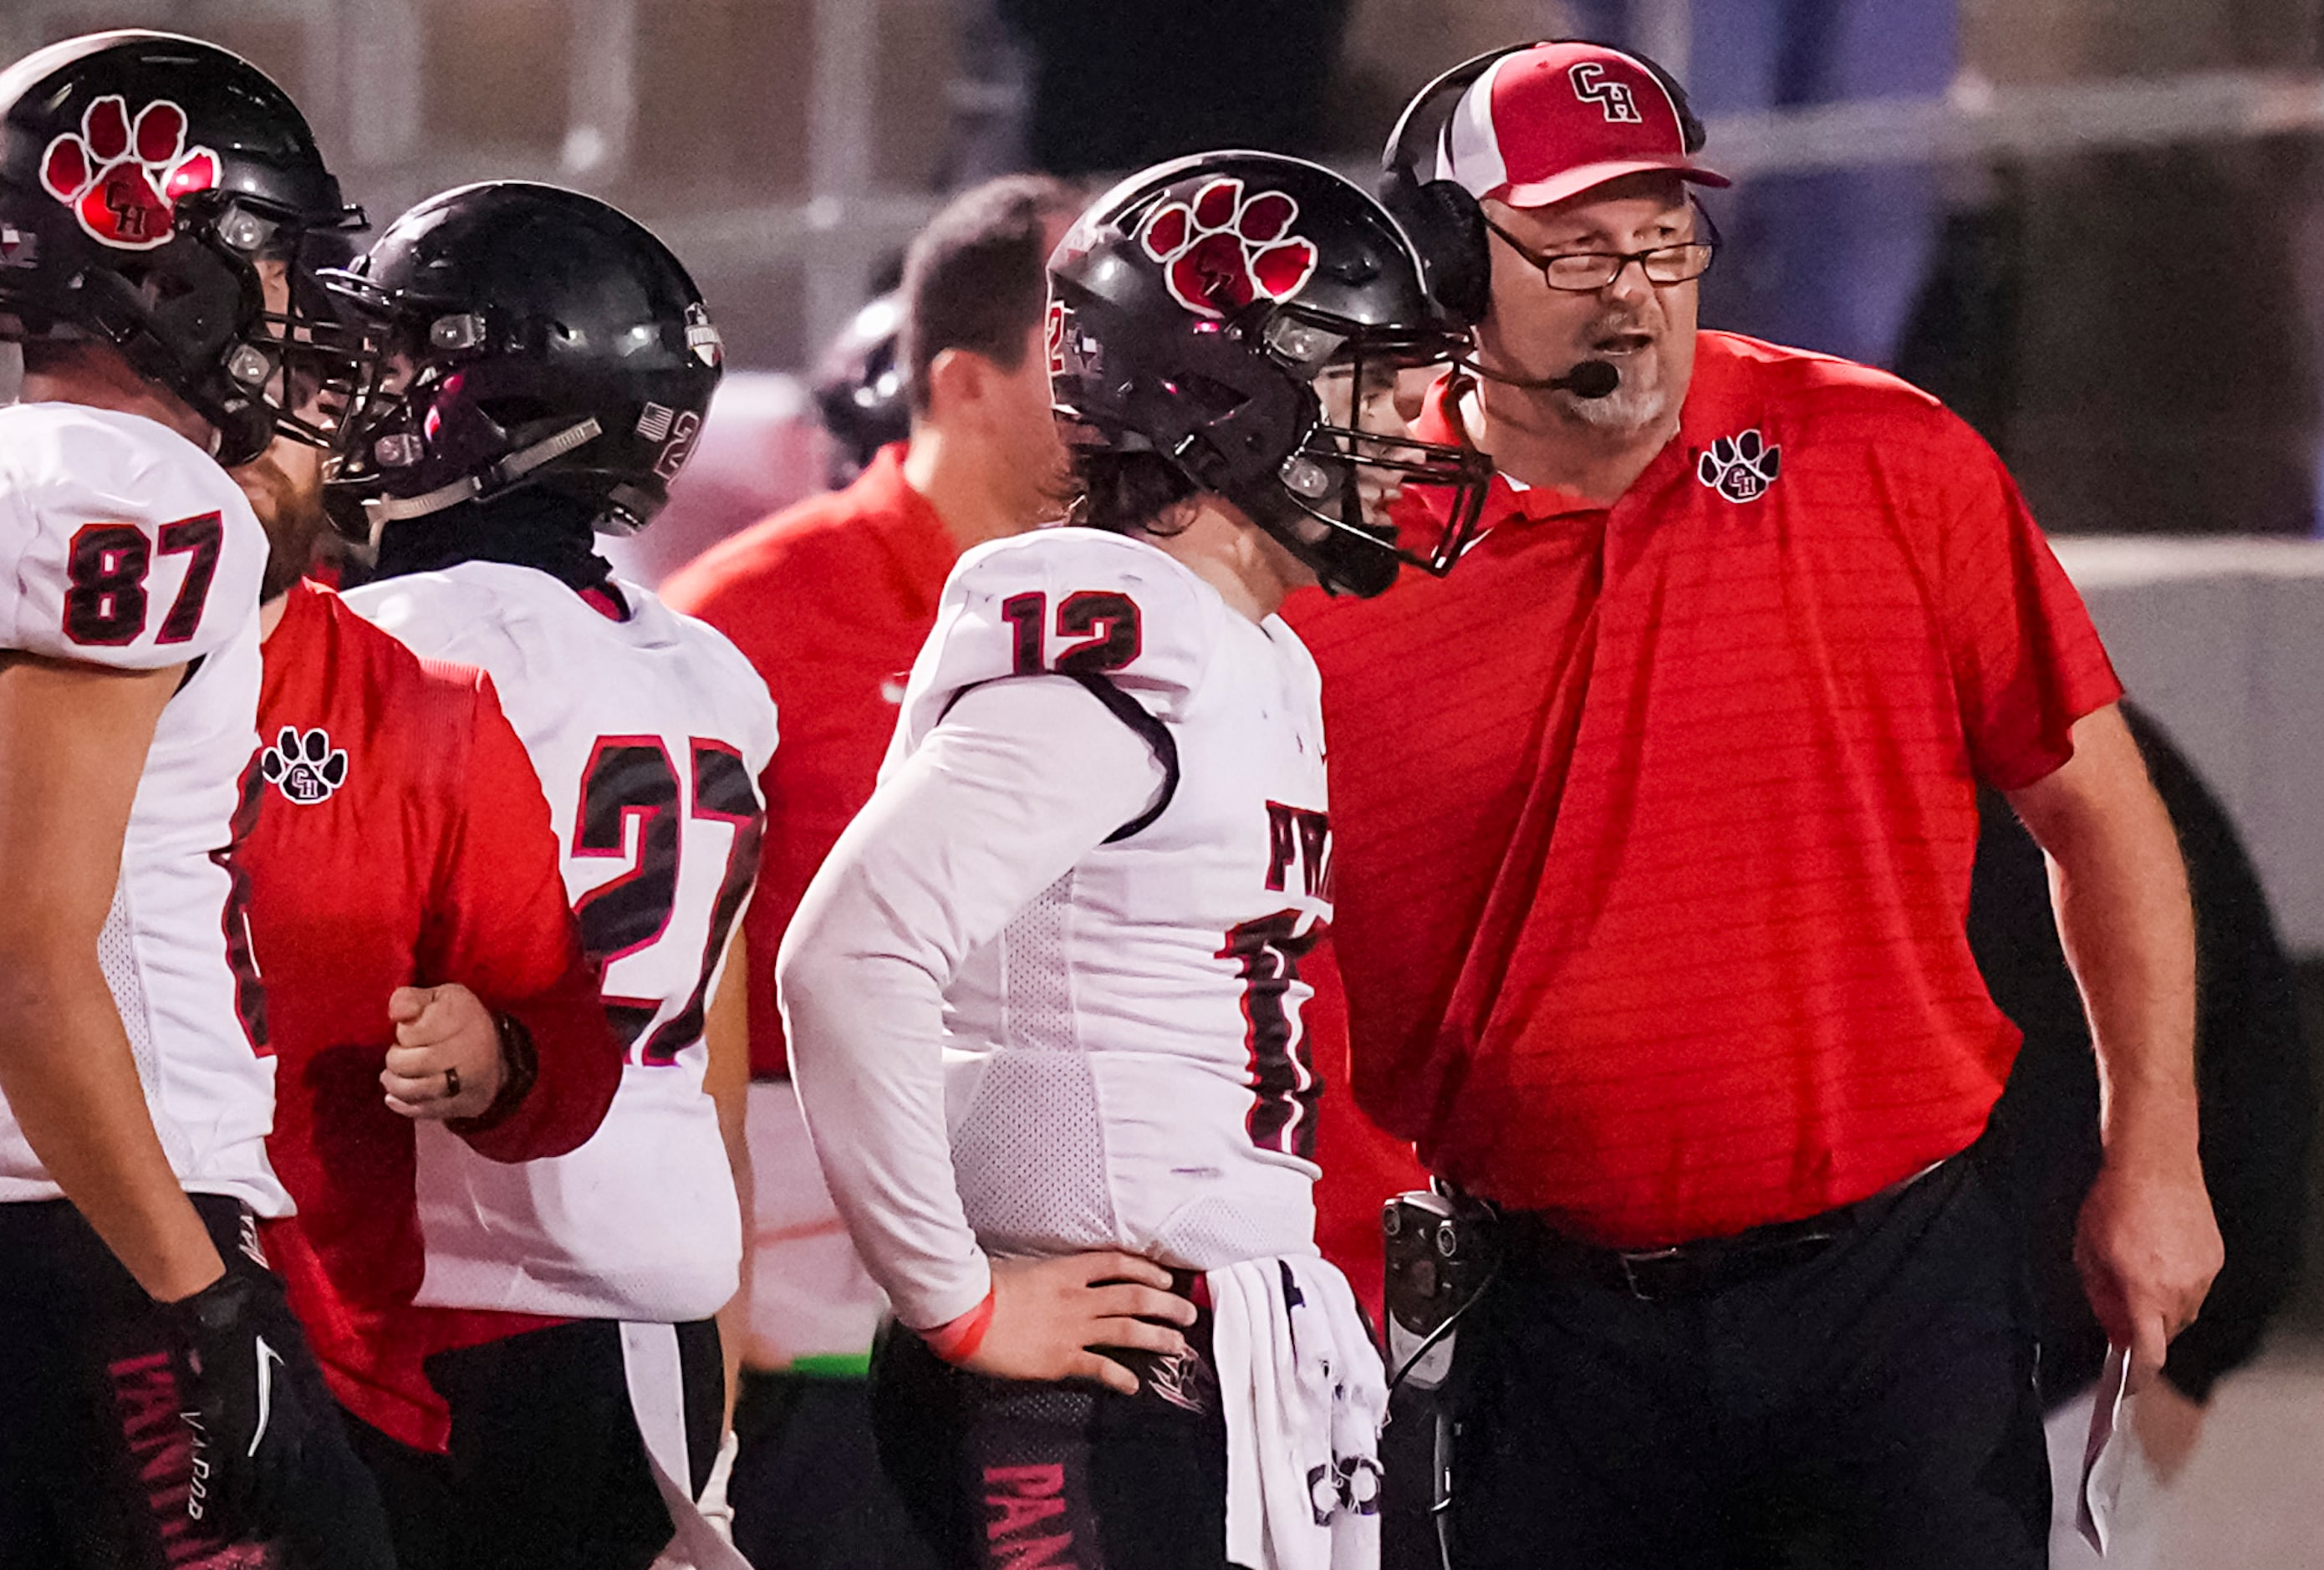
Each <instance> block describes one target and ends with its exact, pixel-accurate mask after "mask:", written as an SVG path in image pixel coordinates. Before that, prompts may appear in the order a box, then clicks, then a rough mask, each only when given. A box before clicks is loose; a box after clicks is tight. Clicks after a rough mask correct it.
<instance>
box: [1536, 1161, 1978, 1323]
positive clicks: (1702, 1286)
mask: <svg viewBox="0 0 2324 1570" xmlns="http://www.w3.org/2000/svg"><path fill="white" fill-rule="evenodd" d="M1946 1164H1947V1163H1945V1162H1943V1161H1940V1162H1938V1163H1936V1165H1934V1166H1931V1167H1924V1168H1922V1169H1921V1170H1920V1171H1918V1172H1915V1173H1914V1174H1913V1175H1912V1176H1911V1177H1909V1178H1904V1179H1903V1180H1901V1181H1899V1182H1895V1183H1892V1184H1890V1185H1889V1186H1888V1187H1886V1188H1883V1189H1882V1190H1880V1192H1879V1193H1877V1194H1874V1195H1871V1196H1867V1197H1866V1198H1863V1199H1859V1200H1858V1201H1856V1202H1855V1203H1854V1204H1852V1205H1839V1206H1836V1207H1835V1208H1833V1209H1831V1210H1827V1211H1824V1212H1822V1213H1821V1214H1816V1215H1810V1216H1805V1217H1803V1218H1802V1219H1800V1220H1798V1221H1779V1222H1773V1223H1770V1224H1768V1225H1766V1226H1755V1227H1753V1228H1751V1229H1750V1230H1749V1231H1748V1232H1738V1233H1734V1234H1733V1235H1731V1236H1729V1237H1707V1238H1697V1239H1695V1240H1693V1241H1692V1242H1683V1243H1674V1244H1672V1245H1671V1246H1670V1247H1668V1248H1661V1249H1608V1248H1599V1247H1597V1246H1595V1245H1594V1244H1591V1243H1585V1242H1577V1241H1576V1240H1574V1239H1572V1238H1570V1237H1567V1236H1566V1235H1565V1234H1564V1233H1560V1232H1558V1231H1557V1230H1556V1229H1555V1228H1554V1227H1553V1226H1552V1225H1551V1224H1550V1223H1549V1222H1548V1221H1547V1220H1545V1218H1544V1216H1543V1214H1542V1213H1540V1212H1538V1211H1529V1210H1511V1211H1504V1212H1503V1213H1502V1214H1501V1237H1502V1246H1503V1248H1504V1249H1505V1251H1506V1253H1505V1255H1504V1257H1505V1258H1506V1260H1507V1261H1508V1267H1507V1268H1508V1270H1513V1271H1514V1272H1516V1273H1518V1274H1522V1273H1524V1272H1526V1271H1527V1270H1533V1271H1538V1272H1540V1273H1541V1274H1544V1275H1547V1276H1550V1277H1553V1278H1555V1279H1562V1280H1568V1281H1579V1282H1582V1283H1583V1284H1585V1285H1588V1286H1593V1287H1602V1288H1606V1289H1607V1290H1609V1291H1614V1292H1620V1293H1623V1294H1625V1295H1627V1296H1628V1297H1631V1298H1637V1300H1638V1301H1639V1302H1641V1303H1662V1302H1669V1301H1673V1300H1676V1299H1683V1298H1703V1297H1708V1296H1710V1295H1711V1293H1713V1292H1720V1291H1724V1290H1726V1289H1727V1288H1729V1287H1739V1286H1741V1285H1743V1284H1744V1283H1746V1282H1748V1281H1757V1280H1763V1279H1766V1278H1767V1277H1769V1276H1773V1275H1777V1274H1780V1273H1781V1272H1783V1271H1784V1270H1794V1269H1796V1268H1797V1267H1799V1266H1801V1265H1804V1264H1806V1263H1807V1262H1808V1261H1810V1260H1812V1259H1814V1258H1815V1257H1816V1256H1817V1255H1818V1254H1820V1253H1821V1252H1823V1251H1824V1250H1826V1249H1828V1248H1830V1247H1831V1245H1832V1244H1833V1243H1835V1242H1838V1241H1840V1239H1841V1238H1842V1237H1845V1236H1846V1235H1847V1234H1848V1233H1851V1232H1853V1231H1855V1230H1856V1229H1857V1228H1858V1227H1860V1226H1864V1225H1866V1224H1869V1223H1871V1222H1873V1221H1876V1220H1877V1219H1878V1218H1879V1217H1880V1215H1881V1214H1883V1213H1885V1212H1886V1210H1887V1209H1888V1207H1889V1206H1890V1205H1893V1204H1895V1201H1896V1200H1897V1199H1899V1198H1901V1197H1902V1196H1903V1195H1904V1191H1905V1190H1906V1189H1908V1188H1911V1187H1913V1186H1914V1185H1915V1184H1917V1183H1919V1182H1920V1181H1921V1180H1922V1179H1923V1178H1926V1177H1928V1176H1929V1175H1930V1174H1931V1173H1933V1172H1935V1171H1937V1170H1939V1169H1940V1168H1942V1167H1944V1166H1945V1165H1946Z"/></svg>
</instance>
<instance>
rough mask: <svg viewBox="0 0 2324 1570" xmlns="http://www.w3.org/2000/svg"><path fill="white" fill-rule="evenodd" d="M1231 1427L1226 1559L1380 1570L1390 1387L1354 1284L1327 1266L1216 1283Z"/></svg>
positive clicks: (1217, 1335) (1225, 1274)
mask: <svg viewBox="0 0 2324 1570" xmlns="http://www.w3.org/2000/svg"><path fill="white" fill-rule="evenodd" d="M1208 1280H1209V1283H1210V1289H1211V1307H1212V1316H1213V1322H1212V1331H1211V1353H1212V1358H1213V1362H1216V1364H1217V1365H1218V1372H1219V1393H1220V1401H1221V1405H1222V1407H1223V1408H1224V1411H1225V1417H1226V1427H1227V1558H1228V1560H1229V1562H1231V1563H1232V1564H1234V1565H1243V1566H1247V1567H1248V1570H1376V1567H1377V1566H1378V1565H1379V1497H1380V1466H1379V1433H1380V1426H1381V1425H1382V1424H1383V1423H1384V1422H1385V1421H1386V1420H1387V1418H1388V1381H1387V1378H1386V1376H1385V1374H1384V1373H1383V1371H1382V1370H1381V1368H1380V1361H1379V1353H1378V1352H1376V1351H1375V1350H1374V1349H1373V1347H1372V1344H1371V1339H1370V1337H1369V1336H1368V1335H1365V1334H1364V1323H1363V1316H1361V1315H1360V1314H1359V1313H1358V1312H1357V1311H1356V1298H1355V1294H1354V1293H1353V1292H1352V1291H1351V1290H1350V1289H1349V1288H1348V1282H1347V1278H1346V1277H1344V1276H1342V1275H1341V1274H1340V1272H1339V1271H1338V1270H1336V1269H1335V1268H1333V1266H1331V1265H1329V1264H1327V1263H1325V1262H1324V1261H1322V1260H1320V1259H1315V1258H1312V1257H1307V1256H1292V1257H1287V1258H1283V1259H1269V1260H1246V1261H1243V1262H1241V1263H1240V1264H1236V1265H1230V1266H1228V1267H1226V1268H1225V1269H1224V1270H1212V1271H1210V1272H1209V1275H1208Z"/></svg>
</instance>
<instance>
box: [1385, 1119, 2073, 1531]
mask: <svg viewBox="0 0 2324 1570" xmlns="http://www.w3.org/2000/svg"><path fill="white" fill-rule="evenodd" d="M1973 1155H1974V1153H1971V1155H1967V1156H1963V1157H1959V1158H1956V1159H1954V1160H1952V1161H1951V1162H1950V1163H1948V1164H1947V1165H1946V1166H1945V1167H1944V1168H1941V1169H1940V1170H1939V1171H1937V1172H1935V1173H1933V1174H1932V1175H1931V1176H1930V1177H1928V1178H1924V1179H1923V1180H1922V1181H1921V1182H1919V1183H1917V1184H1915V1185H1914V1186H1913V1187H1909V1188H1907V1189H1905V1190H1904V1192H1903V1194H1901V1195H1900V1196H1897V1198H1896V1199H1895V1202H1894V1203H1893V1204H1892V1205H1889V1206H1888V1207H1887V1208H1886V1209H1885V1210H1883V1211H1882V1212H1881V1213H1880V1214H1878V1215H1877V1217H1873V1218H1871V1219H1868V1220H1867V1222H1866V1223H1865V1224H1863V1225H1862V1226H1861V1227H1859V1228H1858V1229H1857V1230H1855V1231H1852V1232H1849V1233H1846V1234H1844V1235H1843V1236H1841V1237H1840V1238H1839V1239H1837V1240H1836V1241H1835V1242H1832V1243H1831V1245H1830V1246H1829V1247H1827V1248H1826V1249H1825V1250H1824V1251H1822V1252H1821V1253H1819V1254H1817V1255H1816V1256H1815V1257H1813V1258H1812V1259H1811V1260H1809V1261H1806V1262H1805V1263H1803V1264H1799V1265H1796V1266H1793V1267H1790V1268H1788V1269H1786V1270H1782V1271H1780V1272H1779V1273H1776V1274H1774V1275H1770V1276H1766V1277H1763V1278H1761V1279H1754V1280H1749V1281H1746V1282H1742V1283H1741V1284H1738V1285H1735V1286H1731V1287H1729V1288H1725V1289H1723V1290H1720V1291H1714V1292H1711V1293H1710V1294H1708V1295H1705V1296H1701V1297H1695V1298H1677V1299H1665V1300H1659V1301H1653V1302H1645V1301H1640V1300H1638V1299H1637V1298H1635V1297H1633V1296H1631V1295H1630V1294H1628V1293H1625V1292H1623V1291H1621V1290H1620V1289H1619V1288H1616V1287H1611V1286H1608V1285H1605V1284H1601V1283H1599V1282H1596V1281H1590V1280H1585V1279H1576V1278H1574V1277H1573V1276H1572V1275H1571V1274H1570V1273H1566V1272H1563V1271H1560V1270H1555V1269H1554V1267H1552V1266H1550V1265H1548V1264H1546V1263H1543V1262H1540V1261H1535V1263H1533V1264H1531V1265H1529V1264H1528V1261H1527V1260H1526V1257H1525V1255H1524V1252H1523V1251H1522V1250H1517V1251H1512V1254H1511V1257H1510V1259H1509V1260H1508V1263H1507V1264H1505V1266H1504V1268H1503V1271H1502V1275H1501V1277H1500V1278H1499V1280H1498V1281H1497V1282H1496V1283H1495V1284H1494V1286H1493V1287H1491V1288H1489V1289H1488V1291H1487V1293H1486V1294H1485V1297H1484V1298H1482V1299H1481V1300H1480V1302H1479V1304H1478V1306H1477V1307H1476V1308H1475V1309H1474V1310H1473V1311H1472V1312H1471V1314H1470V1315H1469V1316H1468V1317H1467V1318H1466V1319H1464V1320H1463V1321H1462V1325H1461V1329H1460V1333H1459V1335H1460V1340H1459V1343H1458V1346H1457V1350H1456V1352H1455V1354H1454V1369H1453V1384H1454V1387H1455V1389H1456V1391H1457V1394H1456V1398H1455V1399H1456V1402H1457V1405H1456V1408H1455V1409H1456V1411H1457V1412H1458V1413H1459V1427H1458V1430H1457V1436H1456V1438H1455V1440H1454V1444H1453V1452H1452V1454H1453V1481H1452V1496H1453V1497H1452V1528H1453V1543H1454V1553H1455V1557H1454V1564H1455V1565H1456V1566H1458V1570H1486V1567H1489V1566H1512V1567H1514V1566H1520V1565H1521V1566H1524V1567H1525V1570H1563V1567H1564V1566H1575V1567H1577V1570H1579V1567H1585V1566H1586V1567H1588V1570H1628V1567H1632V1566H1639V1567H1654V1570H1661V1567H1664V1566H1670V1567H1673V1570H1696V1567H1701V1570H1729V1567H1734V1570H1746V1567H1748V1570H1759V1567H1761V1566H1768V1567H1773V1566H1789V1567H1796V1570H1806V1567H1809V1566H1813V1567H1815V1570H1855V1567H1859V1566H1860V1567H1863V1570H2040V1567H2041V1566H2043V1565H2047V1563H2048V1554H2049V1549H2048V1544H2049V1523H2050V1473H2049V1467H2048V1463H2047V1455H2046V1452H2045V1450H2044V1446H2043V1430H2042V1406H2041V1400H2040V1398H2039V1396H2038V1394H2037V1392H2036V1391H2035V1389H2034V1384H2033V1366H2034V1357H2035V1342H2034V1330H2033V1324H2034V1321H2033V1305H2032V1301H2031V1293H2030V1290H2029V1288H2028V1285H2027V1281H2026V1277H2025V1266H2024V1251H2023V1249H2022V1247H2021V1245H2020V1242H2019V1238H2018V1229H2017V1227H2016V1225H2015V1221H2014V1219H2013V1218H2012V1217H2011V1216H2010V1215H2009V1214H2007V1213H2006V1210H2005V1208H2004V1206H2003V1205H2002V1204H2001V1203H1999V1202H1998V1200H1997V1196H1996V1194H1995V1192H1994V1191H1993V1188H1992V1187H1991V1185H1990V1184H1989V1183H1988V1182H1987V1180H1986V1179H1985V1178H1982V1177H1981V1176H1980V1175H1979V1174H1978V1170H1977V1168H1976V1166H1975V1162H1974V1160H1973V1159H1972V1158H1973ZM1398 1482H1399V1483H1400V1484H1401V1486H1404V1487H1407V1488H1423V1489H1425V1486H1426V1484H1425V1479H1424V1480H1398Z"/></svg>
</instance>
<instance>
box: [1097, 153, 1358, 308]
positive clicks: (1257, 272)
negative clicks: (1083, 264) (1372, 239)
mask: <svg viewBox="0 0 2324 1570" xmlns="http://www.w3.org/2000/svg"><path fill="white" fill-rule="evenodd" d="M1298 216H1299V204H1298V203H1297V202H1296V201H1294V200H1292V199H1291V198H1290V197H1289V196H1287V195H1286V194H1285V193H1284V192H1282V191H1279V190H1263V191H1259V192H1258V193H1257V194H1255V195H1252V196H1248V197H1246V196H1245V195H1244V194H1243V187H1242V181H1240V180H1235V179H1231V178H1228V177H1222V178H1220V179H1218V180H1213V181H1211V182H1210V183H1209V184H1208V185H1206V186H1204V187H1203V189H1200V190H1198V191H1196V192H1195V193H1194V200H1193V201H1192V202H1172V203H1170V204H1168V205H1167V206H1166V207H1161V208H1156V209H1155V210H1154V212H1153V213H1152V214H1151V215H1150V216H1149V217H1148V218H1147V220H1146V226H1145V227H1144V229H1142V230H1141V231H1139V236H1138V243H1139V245H1142V246H1144V247H1145V250H1146V254H1148V256H1151V257H1153V258H1154V260H1155V261H1157V262H1159V263H1162V276H1163V279H1164V281H1165V282H1167V283H1168V284H1169V286H1170V292H1171V294H1172V295H1173V296H1175V297H1176V300H1177V301H1178V303H1179V304H1180V305H1183V306H1185V308H1186V309H1188V310H1191V311H1193V312H1194V313H1195V314H1196V315H1197V316H1209V317H1224V316H1231V315H1232V314H1234V313H1235V312H1236V311H1239V310H1240V309H1242V308H1243V307H1245V306H1247V305H1249V304H1250V302H1251V301H1253V300H1259V299H1266V300H1289V299H1290V298H1291V297H1292V296H1293V295H1295V294H1296V293H1298V292H1299V291H1300V290H1301V289H1303V288H1305V286H1306V283H1307V280H1308V279H1310V278H1312V277H1314V273H1315V262H1316V251H1315V244H1314V241H1312V240H1307V239H1303V238H1302V237H1301V236H1299V235H1295V234H1293V233H1292V232H1291V224H1292V220H1293V219H1295V218H1296V217H1298Z"/></svg>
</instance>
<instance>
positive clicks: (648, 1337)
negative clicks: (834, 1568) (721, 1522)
mask: <svg viewBox="0 0 2324 1570" xmlns="http://www.w3.org/2000/svg"><path fill="white" fill-rule="evenodd" d="M622 1372H623V1374H624V1375H625V1376H626V1377H627V1380H628V1382H629V1387H630V1410H631V1411H632V1412H633V1413H635V1414H636V1416H637V1419H638V1433H639V1434H640V1436H641V1437H643V1438H644V1440H645V1442H646V1462H647V1464H648V1465H649V1466H650V1468H651V1469H652V1472H653V1481H654V1487H655V1488H656V1489H657V1490H659V1491H660V1493H661V1501H662V1503H663V1504H664V1505H666V1506H668V1507H669V1519H670V1522H671V1524H672V1525H673V1526H675V1527H676V1528H677V1533H676V1535H675V1536H674V1537H673V1538H672V1539H671V1541H670V1545H669V1557H670V1558H673V1559H676V1560H678V1562H680V1563H682V1564H685V1565H690V1566H691V1567H692V1570H751V1562H750V1561H749V1560H748V1559H745V1558H743V1557H742V1555H741V1554H739V1553H737V1552H736V1551H735V1548H734V1545H733V1542H732V1541H730V1540H729V1539H728V1538H725V1537H724V1536H722V1535H720V1533H719V1530H718V1528H717V1527H716V1526H715V1525H713V1524H712V1522H711V1521H710V1520H709V1519H707V1518H705V1516H704V1515H703V1513H702V1508H701V1506H700V1505H699V1504H697V1503H696V1501H695V1500H694V1498H693V1496H692V1494H691V1492H690V1491H689V1489H688V1483H689V1481H690V1480H691V1478H692V1476H693V1468H692V1466H691V1465H689V1464H688V1463H687V1445H686V1395H685V1383H684V1375H683V1373H682V1371H681V1369H680V1366H679V1362H678V1327H677V1326H675V1325H659V1324H624V1325H622Z"/></svg>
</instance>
